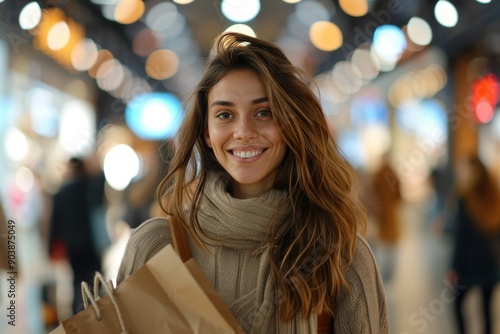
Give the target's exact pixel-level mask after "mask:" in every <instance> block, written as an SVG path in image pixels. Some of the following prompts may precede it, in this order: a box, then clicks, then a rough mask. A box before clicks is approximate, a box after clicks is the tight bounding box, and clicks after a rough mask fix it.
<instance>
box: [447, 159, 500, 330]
mask: <svg viewBox="0 0 500 334" xmlns="http://www.w3.org/2000/svg"><path fill="white" fill-rule="evenodd" d="M455 172H456V181H457V186H458V192H457V196H458V199H457V206H456V214H455V218H454V223H455V226H454V247H453V252H452V263H451V271H450V273H449V279H450V280H451V281H452V282H455V283H456V284H457V287H460V289H459V291H460V292H461V293H460V294H459V295H458V296H457V298H456V301H455V313H456V317H457V322H458V329H459V333H466V330H465V329H466V327H467V326H466V321H465V316H464V312H463V304H464V300H465V298H466V296H467V293H468V292H469V291H470V289H471V288H472V287H475V286H479V287H480V289H481V292H482V316H483V320H484V332H483V333H487V334H488V333H492V325H493V315H492V312H493V310H492V309H491V307H492V297H493V292H494V288H495V286H496V285H497V283H498V282H500V190H499V187H498V184H497V183H496V182H495V180H494V179H493V177H492V176H491V174H490V173H489V172H488V170H487V169H486V167H485V165H484V164H483V163H482V162H481V161H480V159H479V158H478V157H475V156H474V157H468V158H465V159H463V160H460V161H459V162H458V163H457V165H456V170H455Z"/></svg>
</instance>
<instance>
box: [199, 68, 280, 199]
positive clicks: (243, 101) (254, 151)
mask: <svg viewBox="0 0 500 334" xmlns="http://www.w3.org/2000/svg"><path fill="white" fill-rule="evenodd" d="M208 105H209V110H208V121H207V130H206V132H205V139H206V141H207V145H208V147H210V148H212V149H213V151H214V154H215V157H216V158H217V161H218V162H219V163H220V164H221V166H222V167H223V168H224V170H226V172H227V173H228V174H229V175H230V176H231V187H232V191H233V195H234V196H235V197H238V198H249V197H257V196H259V195H261V194H263V193H264V192H266V191H268V190H270V189H271V188H272V186H273V183H274V179H275V177H276V171H277V168H278V166H279V165H280V163H281V161H282V160H283V157H284V156H285V152H286V144H285V141H284V140H283V138H282V136H281V133H280V131H279V129H278V128H277V126H276V124H275V122H274V119H273V115H272V111H271V110H270V109H271V108H270V103H269V99H268V98H267V93H266V89H265V86H264V84H263V82H262V80H260V78H259V77H258V75H257V74H256V73H255V72H253V71H251V70H235V71H232V72H230V73H228V74H227V75H226V76H225V77H223V78H222V79H221V80H220V81H219V82H218V83H217V84H215V85H214V87H213V88H212V89H211V90H210V93H209V94H208Z"/></svg>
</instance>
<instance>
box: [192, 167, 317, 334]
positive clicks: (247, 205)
mask: <svg viewBox="0 0 500 334" xmlns="http://www.w3.org/2000/svg"><path fill="white" fill-rule="evenodd" d="M228 183H229V182H228V180H227V179H226V178H225V177H224V176H223V175H221V174H216V173H211V174H209V175H208V177H207V182H206V188H205V197H204V198H203V201H202V205H201V207H200V211H199V214H198V218H199V222H200V226H201V228H202V229H203V231H204V232H205V233H206V234H207V235H208V236H209V237H211V238H213V239H215V240H216V242H215V244H217V245H220V246H224V247H228V248H234V249H247V250H249V251H254V252H255V254H256V256H258V257H260V266H259V274H258V281H257V288H256V290H255V294H254V296H253V298H254V300H253V302H252V303H250V305H253V309H252V310H246V312H250V313H251V314H247V315H245V318H246V319H251V322H250V324H249V328H247V331H248V333H249V334H253V333H259V334H260V333H280V334H281V333H283V334H288V333H290V334H291V333H315V332H316V317H315V316H312V317H310V318H309V319H307V320H303V319H301V318H300V316H296V317H295V318H294V319H293V320H292V321H289V322H287V323H283V322H281V321H280V319H279V312H278V303H277V298H276V295H277V294H276V289H275V284H274V277H273V274H272V271H271V267H270V262H269V253H268V248H267V246H266V245H265V242H264V245H263V241H265V240H267V239H268V233H269V231H270V224H271V222H272V220H273V217H274V215H275V214H276V212H277V208H283V205H284V201H285V196H286V193H285V192H283V191H277V190H272V191H269V192H267V193H265V194H263V195H262V196H260V197H257V198H249V199H238V198H234V197H232V196H231V195H230V194H229V193H228V192H227V188H228ZM281 211H282V212H280V215H281V214H283V215H284V214H286V213H287V212H286V210H281ZM283 211H285V212H283ZM281 217H283V216H281ZM279 218H280V217H278V219H279ZM205 242H208V243H212V244H213V243H214V242H213V241H209V240H205ZM244 304H245V306H244V305H239V304H238V301H236V302H235V303H233V304H231V305H229V307H230V308H231V310H232V311H233V312H234V313H235V314H239V313H241V311H243V309H244V308H245V309H246V308H248V304H249V303H248V300H245V302H244Z"/></svg>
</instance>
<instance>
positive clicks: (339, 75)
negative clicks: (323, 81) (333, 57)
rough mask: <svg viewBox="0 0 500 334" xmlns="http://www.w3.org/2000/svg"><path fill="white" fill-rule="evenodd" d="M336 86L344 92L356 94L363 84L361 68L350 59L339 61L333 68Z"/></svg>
mask: <svg viewBox="0 0 500 334" xmlns="http://www.w3.org/2000/svg"><path fill="white" fill-rule="evenodd" d="M332 78H333V82H334V83H335V86H336V87H337V88H338V89H339V90H340V91H341V92H343V93H346V94H354V93H356V92H357V91H359V89H360V88H361V86H362V85H363V79H362V77H361V73H360V72H359V70H358V69H357V68H356V67H354V66H352V64H351V63H350V62H348V61H339V62H337V63H336V64H335V66H334V67H333V69H332Z"/></svg>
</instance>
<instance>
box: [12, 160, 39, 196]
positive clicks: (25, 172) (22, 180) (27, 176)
mask: <svg viewBox="0 0 500 334" xmlns="http://www.w3.org/2000/svg"><path fill="white" fill-rule="evenodd" d="M34 183H35V176H34V175H33V172H32V171H31V169H29V168H27V167H24V166H22V167H19V168H18V169H17V171H16V185H17V187H18V188H19V189H21V190H22V191H24V192H25V193H27V192H29V191H30V190H31V188H33V184H34Z"/></svg>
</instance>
